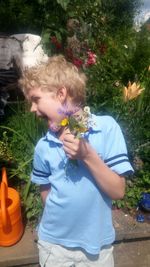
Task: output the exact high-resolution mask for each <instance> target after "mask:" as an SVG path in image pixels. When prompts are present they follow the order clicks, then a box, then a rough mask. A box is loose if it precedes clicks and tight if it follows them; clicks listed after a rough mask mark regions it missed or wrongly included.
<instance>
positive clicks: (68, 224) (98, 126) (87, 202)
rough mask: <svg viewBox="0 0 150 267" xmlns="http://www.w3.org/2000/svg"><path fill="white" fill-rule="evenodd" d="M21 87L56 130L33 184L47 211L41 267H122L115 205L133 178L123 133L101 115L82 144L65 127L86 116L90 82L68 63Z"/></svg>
mask: <svg viewBox="0 0 150 267" xmlns="http://www.w3.org/2000/svg"><path fill="white" fill-rule="evenodd" d="M20 85H21V87H22V89H23V92H24V94H25V96H26V97H27V99H28V100H29V101H30V102H31V112H35V113H36V115H37V116H39V117H43V118H45V119H46V120H47V122H48V128H49V129H48V132H47V134H46V136H44V137H43V138H41V139H40V140H39V142H38V143H37V145H36V147H35V153H34V162H33V171H32V178H31V180H32V182H34V183H37V184H38V185H39V186H40V192H41V198H42V200H43V203H44V210H43V215H42V218H41V221H40V223H39V227H38V238H39V240H38V248H39V260H40V265H41V267H71V266H72V267H73V266H74V267H84V266H89V267H90V266H92V267H93V266H97V267H102V266H103V267H112V266H114V263H113V247H112V245H111V244H112V243H113V242H114V239H115V233H114V228H113V225H112V217H111V202H112V201H111V200H112V199H121V198H123V196H124V193H125V179H124V175H125V173H127V172H132V171H133V169H132V167H131V165H130V163H129V160H128V157H127V150H126V145H125V142H124V138H123V136H122V132H121V130H120V127H119V126H118V124H117V123H116V122H115V120H114V119H113V118H112V117H110V116H96V115H94V114H91V115H89V118H90V119H89V128H88V130H87V131H85V132H84V133H82V137H81V136H80V138H78V137H76V136H75V135H74V134H73V133H72V132H71V131H70V129H69V126H62V121H64V119H66V116H68V117H69V114H72V116H73V117H74V118H76V119H80V118H82V115H83V114H84V111H83V110H84V109H83V107H84V103H85V95H86V94H85V88H86V76H85V75H84V74H83V73H81V72H80V71H79V70H78V69H77V68H76V67H75V66H74V65H73V64H72V63H69V62H67V61H66V60H65V58H64V57H63V56H61V55H59V56H53V57H51V58H49V61H48V62H47V63H43V64H41V65H39V66H37V67H33V68H31V69H29V70H26V71H24V75H23V77H22V79H21V80H20ZM71 161H72V162H71ZM73 161H74V162H73ZM75 162H77V164H75Z"/></svg>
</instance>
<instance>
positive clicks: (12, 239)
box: [0, 167, 23, 246]
mask: <svg viewBox="0 0 150 267" xmlns="http://www.w3.org/2000/svg"><path fill="white" fill-rule="evenodd" d="M0 203H1V206H0V246H11V245H13V244H15V243H16V242H17V241H19V239H20V238H21V236H22V234H23V223H22V216H21V202H20V197H19V193H18V192H17V191H16V190H15V189H14V188H11V187H8V181H7V172H6V168H5V167H3V168H2V182H1V187H0Z"/></svg>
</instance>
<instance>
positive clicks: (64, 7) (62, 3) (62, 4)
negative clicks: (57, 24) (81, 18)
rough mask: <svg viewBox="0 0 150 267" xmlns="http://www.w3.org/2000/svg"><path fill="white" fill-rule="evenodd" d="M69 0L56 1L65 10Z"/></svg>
mask: <svg viewBox="0 0 150 267" xmlns="http://www.w3.org/2000/svg"><path fill="white" fill-rule="evenodd" d="M69 2H70V0H57V3H58V4H60V5H61V7H62V8H63V9H64V10H65V11H66V10H67V6H68V4H69Z"/></svg>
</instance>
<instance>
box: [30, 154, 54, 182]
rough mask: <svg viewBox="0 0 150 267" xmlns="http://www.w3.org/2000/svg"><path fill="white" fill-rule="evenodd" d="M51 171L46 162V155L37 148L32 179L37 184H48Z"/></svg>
mask: <svg viewBox="0 0 150 267" xmlns="http://www.w3.org/2000/svg"><path fill="white" fill-rule="evenodd" d="M50 175H51V172H50V170H49V168H48V166H47V164H46V161H45V159H44V157H42V154H40V151H38V150H35V152H34V159H33V169H32V173H31V181H32V182H33V183H36V184H48V183H50V182H49V176H50Z"/></svg>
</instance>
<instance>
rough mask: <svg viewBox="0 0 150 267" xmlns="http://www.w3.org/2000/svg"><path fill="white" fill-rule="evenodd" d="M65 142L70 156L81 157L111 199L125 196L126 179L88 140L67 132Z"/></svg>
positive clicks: (65, 148)
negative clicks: (108, 164)
mask: <svg viewBox="0 0 150 267" xmlns="http://www.w3.org/2000/svg"><path fill="white" fill-rule="evenodd" d="M63 144H64V150H65V152H66V154H67V156H68V157H69V158H71V159H80V160H82V161H83V162H84V163H85V164H86V166H87V167H88V169H89V171H90V172H91V174H92V176H93V177H94V179H95V181H96V183H97V185H98V187H99V188H100V189H101V190H102V191H104V192H105V193H106V194H107V195H108V196H109V197H110V198H111V199H114V200H116V199H121V198H123V196H124V193H125V179H124V178H123V177H120V176H119V175H118V174H117V173H115V172H114V171H112V170H111V169H110V168H109V167H108V166H107V165H106V164H105V163H104V161H103V160H102V159H101V158H100V157H99V155H98V154H97V152H96V151H95V150H94V149H93V148H92V147H91V145H90V144H89V143H87V142H86V140H84V139H78V138H75V137H74V136H73V135H72V134H67V135H66V136H65V138H64V141H63Z"/></svg>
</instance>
